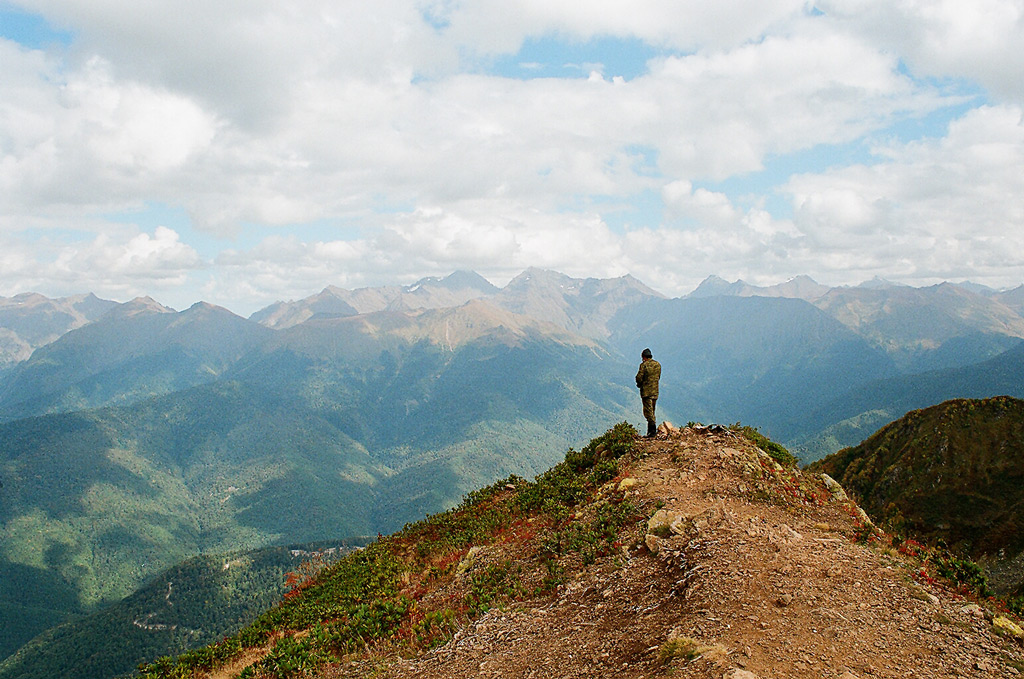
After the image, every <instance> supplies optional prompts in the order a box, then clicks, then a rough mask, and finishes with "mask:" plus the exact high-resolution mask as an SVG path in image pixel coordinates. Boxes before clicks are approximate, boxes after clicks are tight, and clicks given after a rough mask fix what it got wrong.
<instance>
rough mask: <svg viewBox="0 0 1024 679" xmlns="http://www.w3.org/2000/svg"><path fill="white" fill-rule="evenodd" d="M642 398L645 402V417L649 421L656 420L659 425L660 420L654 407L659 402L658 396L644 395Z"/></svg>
mask: <svg viewBox="0 0 1024 679" xmlns="http://www.w3.org/2000/svg"><path fill="white" fill-rule="evenodd" d="M641 400H642V401H643V402H644V419H645V420H647V422H648V423H650V422H654V423H655V425H657V423H658V420H657V418H656V417H655V416H654V407H655V405H656V404H657V403H658V397H657V396H642V397H641Z"/></svg>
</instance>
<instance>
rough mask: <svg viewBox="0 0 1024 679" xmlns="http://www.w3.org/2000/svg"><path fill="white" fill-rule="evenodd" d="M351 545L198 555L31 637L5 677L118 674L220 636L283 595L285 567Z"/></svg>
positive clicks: (92, 678)
mask: <svg viewBox="0 0 1024 679" xmlns="http://www.w3.org/2000/svg"><path fill="white" fill-rule="evenodd" d="M363 542H364V541H359V542H358V543H357V544H362V543H363ZM350 550H351V547H349V546H347V545H346V544H344V543H318V544H316V545H293V546H289V547H269V548H266V549H260V550H255V551H246V552H233V553H230V554H218V555H216V556H199V557H193V558H191V559H188V560H187V561H185V562H183V563H181V564H178V565H176V566H174V567H172V568H169V569H167V570H166V571H164V572H162V573H160V574H159V575H157V576H155V577H154V578H152V579H151V580H149V581H148V582H146V583H145V584H144V585H143V586H142V587H140V588H139V589H138V590H137V591H136V592H134V593H133V594H131V595H130V596H128V597H126V598H125V599H123V600H122V601H119V602H118V603H116V604H114V605H112V606H110V607H108V608H105V609H104V610H102V611H100V612H99V613H95V614H93V615H91V616H88V617H86V618H83V619H81V620H76V621H74V622H69V623H66V624H64V625H61V626H59V627H56V628H54V629H51V630H48V631H47V632H45V633H44V634H42V635H40V636H39V637H38V638H36V639H34V640H32V642H31V643H29V644H27V645H26V646H24V647H23V648H21V650H20V651H19V652H18V653H17V654H16V655H14V656H13V657H11V658H8V659H7V660H5V661H3V662H0V679H14V678H17V679H50V678H51V677H62V679H97V678H99V677H113V676H117V675H124V674H127V673H129V672H131V671H132V670H134V669H135V668H136V667H137V666H138V664H139V663H140V662H143V661H146V660H149V659H152V658H157V657H160V656H166V655H177V654H179V653H182V652H184V651H186V650H188V649H190V648H195V647H196V646H202V645H205V644H209V643H215V642H217V641H219V640H220V639H222V638H224V636H226V635H229V634H233V633H235V632H236V631H238V629H239V628H241V627H242V626H244V625H246V624H248V623H250V622H252V620H253V619H255V618H256V617H257V616H258V615H259V614H261V613H262V612H263V611H265V610H267V609H268V608H270V607H272V606H274V605H275V604H276V603H277V602H279V601H280V599H281V597H282V596H283V595H284V594H285V593H286V591H287V590H288V587H287V585H286V580H287V577H286V573H288V572H289V571H297V570H300V568H301V565H302V563H303V562H305V561H308V560H310V559H313V560H315V561H316V562H317V563H323V564H324V565H327V564H328V563H331V562H333V561H335V560H336V559H337V558H339V557H340V556H342V555H343V554H345V553H346V552H348V551H350Z"/></svg>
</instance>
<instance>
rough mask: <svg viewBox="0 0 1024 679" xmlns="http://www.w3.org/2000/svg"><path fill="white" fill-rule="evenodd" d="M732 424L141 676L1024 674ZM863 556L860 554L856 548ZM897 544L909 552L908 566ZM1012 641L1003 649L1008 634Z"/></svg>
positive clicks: (415, 552)
mask: <svg viewBox="0 0 1024 679" xmlns="http://www.w3.org/2000/svg"><path fill="white" fill-rule="evenodd" d="M857 517H858V511H857V507H856V506H855V505H853V504H852V503H850V502H849V501H848V500H846V499H845V495H842V494H841V491H838V490H837V491H834V492H830V491H829V490H827V489H826V487H825V485H824V484H823V483H822V481H821V479H819V478H817V477H814V476H811V475H807V474H804V473H802V472H800V471H798V470H796V469H794V468H783V467H781V466H779V465H778V464H777V463H776V461H775V460H773V459H772V458H771V457H769V456H768V455H767V454H765V453H764V452H762V451H759V450H758V449H757V448H756V447H755V446H754V445H753V444H752V443H751V442H750V441H749V440H748V439H746V438H745V437H744V436H742V435H740V434H738V433H737V432H735V431H731V430H728V429H723V428H720V427H719V428H716V427H710V428H687V429H684V430H682V431H679V430H674V429H671V428H668V427H665V428H663V429H662V434H661V436H660V437H659V439H658V440H654V441H640V440H637V439H636V438H635V432H634V431H633V430H632V428H631V427H628V426H627V425H620V426H618V427H616V428H615V429H614V430H612V431H610V432H609V433H608V434H605V435H604V436H602V437H599V438H598V439H595V440H594V441H592V442H591V443H590V444H589V445H588V446H586V447H585V448H584V449H583V450H582V451H580V452H576V451H573V450H570V451H569V452H568V453H567V454H566V459H565V461H564V462H563V463H561V464H560V465H558V466H556V467H554V468H553V469H551V470H550V471H549V472H547V473H545V474H543V475H541V476H540V477H538V479H537V481H536V482H534V483H529V482H526V481H524V480H522V479H519V478H515V477H513V478H509V479H507V480H505V481H502V482H499V483H497V484H495V485H493V486H491V487H489V488H485V489H481V490H480V491H478V492H475V493H472V494H470V495H469V496H468V497H467V499H466V500H465V502H464V503H463V504H462V505H461V506H459V507H457V508H455V509H453V510H450V511H448V512H445V513H443V514H439V515H435V516H433V517H429V518H428V519H425V520H424V521H421V522H418V523H416V524H412V525H409V526H407V527H406V528H405V529H404V530H402V531H400V532H399V533H396V534H395V535H392V536H389V537H386V538H381V539H379V540H378V541H377V542H375V543H373V544H371V545H369V546H368V547H367V548H366V549H365V550H363V551H361V552H359V553H357V554H355V555H353V556H351V557H348V558H346V559H344V560H342V561H341V562H339V563H338V564H337V565H336V566H333V567H331V568H328V569H325V570H323V571H321V572H320V573H319V574H318V575H317V576H316V577H315V578H312V579H310V580H309V581H307V582H304V583H302V584H301V586H300V587H298V589H297V590H296V591H295V592H294V594H293V595H292V596H290V597H288V598H287V599H286V601H285V602H283V603H282V605H280V606H278V607H276V608H274V609H272V610H270V611H268V612H267V613H266V614H265V615H263V616H262V617H261V618H260V619H258V620H257V621H256V622H255V623H253V625H251V626H249V627H247V628H246V629H244V630H242V631H241V632H240V633H239V634H238V635H236V636H234V637H231V638H229V639H227V640H225V641H224V642H223V643H221V644H218V645H217V646H215V647H209V648H207V649H204V650H199V651H194V652H191V653H189V654H186V655H185V656H182V657H181V658H180V659H178V660H177V661H174V660H171V659H169V658H165V659H161V660H159V661H157V662H155V663H154V664H152V665H150V666H148V667H146V668H144V669H143V671H142V672H141V674H140V676H141V677H144V678H145V679H158V678H170V677H178V676H189V675H191V673H192V672H194V671H198V672H200V674H201V676H215V677H218V678H227V677H235V676H240V677H241V676H244V677H250V678H253V677H297V676H313V677H322V678H325V679H326V678H332V677H370V676H373V677H393V678H396V679H397V678H399V677H402V678H405V677H439V678H453V679H454V678H455V677H534V676H537V677H539V676H544V677H590V676H621V677H635V678H639V677H658V676H673V675H678V674H679V673H680V672H683V673H685V676H689V677H701V678H707V679H711V678H714V679H719V678H721V677H723V676H724V677H729V678H731V679H741V678H742V679H749V678H750V677H765V678H767V677H779V678H782V677H810V676H814V677H819V676H825V677H844V678H845V679H851V677H885V678H893V679H895V678H896V677H900V678H902V677H905V676H907V675H908V672H912V673H913V674H915V675H918V676H929V677H952V676H972V677H999V678H1009V677H1015V676H1018V675H1019V673H1020V672H1021V671H1024V645H1022V643H1021V642H1020V640H1019V639H1020V637H1021V636H1024V632H1021V631H1020V629H1019V628H1018V627H1017V626H1016V623H1014V622H1013V620H1011V619H1010V618H1007V617H1006V616H1005V614H1003V613H1002V612H1001V611H1000V610H999V609H998V608H993V607H992V606H993V604H986V606H988V607H989V608H987V609H986V608H983V607H981V606H977V605H965V602H964V600H963V598H962V597H961V596H960V595H959V594H957V593H955V592H953V591H951V590H950V589H947V588H945V587H944V586H942V585H941V584H940V583H939V582H938V581H937V580H936V579H935V578H934V577H933V576H934V570H933V569H932V567H931V566H930V563H931V560H930V559H931V555H930V554H928V553H926V552H922V551H920V550H919V549H918V548H917V547H915V546H913V545H909V544H908V545H904V546H901V549H900V550H898V551H897V550H895V549H881V548H879V547H872V546H871V545H872V544H874V545H879V544H880V543H879V540H878V539H879V538H880V537H881V536H880V534H877V533H873V532H872V531H870V530H868V529H865V528H864V526H863V524H862V523H861V522H860V521H859V519H858V518H857ZM862 538H867V540H866V542H867V544H864V543H862V542H861V539H862ZM904 547H905V548H904ZM1000 630H1002V631H1000Z"/></svg>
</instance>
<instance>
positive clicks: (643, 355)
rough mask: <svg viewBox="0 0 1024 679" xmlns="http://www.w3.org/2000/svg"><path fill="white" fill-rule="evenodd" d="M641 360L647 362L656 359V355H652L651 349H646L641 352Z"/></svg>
mask: <svg viewBox="0 0 1024 679" xmlns="http://www.w3.org/2000/svg"><path fill="white" fill-rule="evenodd" d="M640 358H642V359H644V360H647V359H648V358H654V354H652V353H651V350H650V349H644V350H643V351H641V352H640Z"/></svg>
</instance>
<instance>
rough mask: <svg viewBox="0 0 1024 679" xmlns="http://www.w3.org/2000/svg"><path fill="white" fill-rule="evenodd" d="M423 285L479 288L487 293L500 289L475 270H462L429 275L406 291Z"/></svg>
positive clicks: (453, 288) (458, 288)
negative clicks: (442, 274) (445, 274)
mask: <svg viewBox="0 0 1024 679" xmlns="http://www.w3.org/2000/svg"><path fill="white" fill-rule="evenodd" d="M423 287H439V288H445V289H448V290H466V289H469V290H478V291H480V292H482V293H485V294H493V293H495V292H497V291H498V288H497V286H495V285H493V284H492V283H491V282H490V281H489V280H487V279H486V278H484V277H483V276H481V275H480V274H478V273H477V272H475V271H466V270H460V271H455V272H454V273H451V274H449V275H447V276H443V277H442V276H428V277H426V278H421V279H420V280H418V281H416V282H415V283H413V284H412V285H410V286H408V287H406V292H415V291H417V290H419V289H420V288H423Z"/></svg>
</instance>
